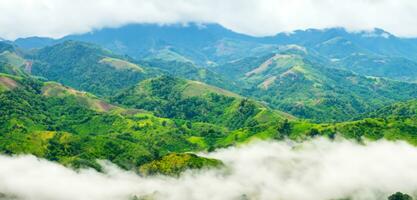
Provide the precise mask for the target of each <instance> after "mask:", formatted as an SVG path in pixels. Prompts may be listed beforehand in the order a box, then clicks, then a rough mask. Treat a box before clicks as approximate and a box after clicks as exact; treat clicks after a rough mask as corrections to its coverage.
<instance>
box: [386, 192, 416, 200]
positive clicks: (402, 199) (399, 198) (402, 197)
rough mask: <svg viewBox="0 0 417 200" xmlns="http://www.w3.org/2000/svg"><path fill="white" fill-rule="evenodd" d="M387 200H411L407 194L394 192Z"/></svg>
mask: <svg viewBox="0 0 417 200" xmlns="http://www.w3.org/2000/svg"><path fill="white" fill-rule="evenodd" d="M388 200H413V198H412V197H411V196H410V195H408V194H403V193H401V192H396V193H395V194H393V195H391V196H389V197H388Z"/></svg>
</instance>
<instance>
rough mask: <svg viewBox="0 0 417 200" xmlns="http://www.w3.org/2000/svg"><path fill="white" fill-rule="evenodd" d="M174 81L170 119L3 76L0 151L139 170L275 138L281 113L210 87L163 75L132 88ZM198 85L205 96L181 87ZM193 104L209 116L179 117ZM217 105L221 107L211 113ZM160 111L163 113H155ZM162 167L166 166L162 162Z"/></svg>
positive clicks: (157, 96) (154, 94)
mask: <svg viewBox="0 0 417 200" xmlns="http://www.w3.org/2000/svg"><path fill="white" fill-rule="evenodd" d="M162 80H163V81H162ZM169 80H170V81H171V82H170V81H169ZM173 82H178V83H177V84H174V85H176V87H178V88H182V89H183V90H181V91H179V90H174V92H173V93H169V94H168V95H170V97H171V96H175V95H181V96H182V98H184V101H182V100H179V102H182V103H181V104H176V105H178V106H180V105H181V106H182V107H181V109H180V108H179V109H177V110H174V111H177V113H173V114H175V115H174V117H172V118H164V117H157V116H155V115H153V114H152V113H150V112H148V111H144V110H141V109H140V110H139V109H131V108H123V107H120V106H116V105H112V104H109V103H107V102H105V101H103V100H100V99H99V98H97V97H95V96H93V95H91V94H88V93H85V92H80V91H77V90H75V89H72V88H69V87H67V86H63V85H61V84H58V83H54V82H42V81H40V80H38V79H34V78H31V77H16V76H11V75H5V74H1V75H0V88H1V89H0V113H2V115H1V116H0V132H2V134H1V135H0V152H2V153H6V154H33V155H35V156H38V157H42V158H46V159H49V160H52V161H57V162H59V163H62V164H64V165H67V166H72V167H76V168H77V167H93V168H96V169H98V170H100V166H99V165H98V164H97V163H96V160H97V159H106V160H109V161H111V162H113V163H115V164H117V165H119V166H120V167H122V168H125V169H136V170H139V169H144V168H140V166H142V165H143V164H146V163H148V162H151V161H153V160H158V159H162V161H163V160H164V157H163V156H165V155H168V154H170V153H179V154H176V155H177V156H179V157H182V156H183V155H182V154H181V153H186V152H193V151H204V150H206V151H208V150H213V149H215V148H219V147H225V146H229V145H233V144H235V143H240V142H245V141H248V140H250V139H251V138H270V137H273V136H276V135H279V134H281V133H280V132H279V131H278V130H277V127H279V126H280V124H281V123H282V121H283V120H282V119H283V117H286V116H285V115H284V114H283V113H279V112H276V111H272V110H270V109H267V108H266V107H263V106H262V105H260V104H258V103H256V102H253V101H250V100H246V99H243V98H241V97H240V96H237V95H235V94H233V93H230V92H226V91H224V90H221V89H219V88H216V87H212V86H207V85H204V84H201V83H196V82H193V81H186V80H182V79H173V78H169V77H161V78H157V79H151V80H146V81H143V83H141V84H140V85H139V86H136V87H145V88H146V87H152V86H154V85H157V84H163V83H167V85H165V86H166V87H168V85H169V84H170V83H173ZM200 85H203V86H202V87H201V88H202V90H204V91H205V92H201V91H199V93H193V92H190V91H188V90H189V89H187V88H189V87H197V86H198V87H200ZM136 87H135V88H136ZM148 89H150V90H148V92H149V93H144V95H145V96H144V97H146V98H150V99H148V100H147V101H149V102H160V103H162V105H165V104H167V105H169V100H170V99H169V98H168V99H167V98H166V96H164V93H161V92H162V91H164V89H162V90H156V89H155V88H153V89H152V88H148ZM165 89H170V88H165ZM191 91H193V90H191ZM158 92H160V93H158ZM177 92H179V93H177ZM146 95H148V96H146ZM225 95H227V96H225ZM176 100H178V99H176ZM186 102H191V104H187V103H186ZM194 102H197V103H198V104H196V105H195V107H194V108H195V109H196V110H197V111H204V112H208V113H207V114H206V115H201V116H197V115H195V116H193V117H190V116H188V115H183V114H185V113H187V112H185V111H190V110H191V109H186V108H187V107H188V106H190V105H193V103H194ZM135 105H136V104H135ZM138 105H139V104H138ZM202 105H204V106H202ZM206 106H208V107H206ZM215 106H219V107H220V108H221V109H214V110H210V109H211V108H214V107H215ZM132 107H135V106H132ZM136 107H137V108H141V107H140V106H136ZM145 108H146V107H145ZM208 108H210V109H208ZM223 108H225V110H226V111H225V112H223V111H224V110H222V109H223ZM161 110H163V109H161ZM164 114H167V113H161V115H164ZM199 114H201V113H199ZM217 118H220V119H221V120H219V119H217ZM222 120H225V121H222ZM184 156H185V157H187V155H184ZM185 157H184V158H185ZM216 162H217V161H216ZM196 163H197V164H196ZM210 163H211V164H213V163H214V161H213V160H210V159H208V160H207V162H206V159H204V158H199V157H195V156H192V159H188V158H187V159H185V161H181V165H175V166H174V165H173V166H172V167H173V169H172V170H174V171H175V173H178V172H180V171H181V170H182V169H186V168H188V166H190V167H191V168H194V167H195V168H197V169H198V168H201V167H204V166H205V165H206V164H207V165H208V166H210V165H211V164H210ZM147 166H153V165H152V164H150V165H147ZM158 166H159V164H158ZM155 170H156V171H158V170H159V169H156V168H155V167H152V169H150V173H151V171H152V173H153V172H154V171H155ZM161 170H169V169H166V166H165V165H164V167H163V168H162V169H161ZM138 172H140V171H138ZM144 173H145V172H144ZM161 173H165V172H164V171H161Z"/></svg>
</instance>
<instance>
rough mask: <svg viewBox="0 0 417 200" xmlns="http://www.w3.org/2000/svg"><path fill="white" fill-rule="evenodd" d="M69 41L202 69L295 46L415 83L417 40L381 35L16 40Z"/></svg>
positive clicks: (147, 29) (219, 31)
mask: <svg viewBox="0 0 417 200" xmlns="http://www.w3.org/2000/svg"><path fill="white" fill-rule="evenodd" d="M67 40H76V41H83V42H90V43H95V44H98V45H100V46H102V47H104V48H107V49H109V50H111V51H113V52H115V53H118V54H126V55H129V56H131V57H133V58H135V59H138V60H141V59H147V60H148V61H149V60H152V59H154V58H157V59H159V60H160V59H162V60H163V59H164V55H165V56H166V57H167V59H168V60H169V61H172V60H176V61H179V62H182V61H187V62H188V61H191V62H193V63H194V64H195V65H196V66H199V67H207V66H220V65H224V64H227V63H228V62H231V61H234V60H237V59H242V58H245V57H259V56H265V55H269V54H274V53H277V52H282V49H283V48H284V49H286V48H287V47H286V46H288V45H292V47H294V45H296V46H297V47H299V48H301V49H305V50H306V51H307V53H308V54H309V55H314V56H315V57H317V58H318V59H322V60H323V59H324V60H326V59H327V60H328V63H329V64H326V65H329V66H333V65H334V66H336V67H338V68H343V69H347V70H351V71H354V72H357V73H360V74H362V75H371V76H382V77H388V78H394V79H398V80H407V81H409V80H417V77H415V74H417V67H416V66H417V53H416V52H417V39H407V38H399V37H396V36H394V35H393V34H390V33H388V32H386V31H384V30H382V29H374V30H372V31H359V32H349V31H347V30H345V29H344V28H329V29H323V30H319V29H307V30H297V31H294V32H292V33H278V34H277V35H274V36H268V37H254V36H249V35H244V34H239V33H236V32H233V31H231V30H229V29H226V28H224V27H222V26H220V25H218V24H202V25H201V24H195V23H191V24H188V25H181V24H174V25H164V26H161V25H157V24H130V25H126V26H122V27H119V28H103V29H100V30H95V31H92V32H89V33H84V34H78V35H68V36H66V37H63V38H61V39H57V40H54V39H51V38H40V37H31V38H22V39H17V40H16V41H14V43H15V44H16V45H17V46H20V47H23V48H41V47H44V46H47V45H52V44H56V43H61V42H63V41H67ZM357 59H360V60H357ZM400 61H401V62H400ZM158 62H159V61H158ZM334 66H333V67H334ZM396 71H400V72H401V73H397V72H396Z"/></svg>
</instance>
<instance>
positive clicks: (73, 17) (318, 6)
mask: <svg viewBox="0 0 417 200" xmlns="http://www.w3.org/2000/svg"><path fill="white" fill-rule="evenodd" d="M416 19H417V1H415V0H350V1H340V0H226V1H225V0H170V1H166V0H96V1H93V0H88V1H85V0H36V1H33V0H2V1H0V27H1V29H0V36H1V37H5V38H8V39H13V38H16V37H25V36H34V35H37V36H52V37H60V36H63V35H66V34H70V33H81V32H86V31H90V30H91V29H94V28H101V27H108V26H120V25H122V24H126V23H132V22H149V23H177V22H191V21H192V22H215V23H220V24H222V25H224V26H226V27H228V28H230V29H232V30H235V31H238V32H243V33H248V34H254V35H271V34H275V33H277V32H282V31H292V30H294V29H306V28H328V27H335V26H343V27H346V28H348V29H351V30H369V29H372V28H374V27H379V28H383V29H385V30H387V31H389V32H392V33H394V34H396V35H399V36H417V20H416Z"/></svg>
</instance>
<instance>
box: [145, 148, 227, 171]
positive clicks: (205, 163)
mask: <svg viewBox="0 0 417 200" xmlns="http://www.w3.org/2000/svg"><path fill="white" fill-rule="evenodd" d="M220 166H223V163H222V162H221V161H220V160H216V159H209V158H202V157H199V156H197V155H195V154H189V153H185V154H177V153H171V154H168V155H166V156H164V157H162V158H160V159H158V160H154V161H152V162H150V163H147V164H144V165H142V166H140V168H139V172H141V174H144V175H154V174H163V175H169V176H178V175H180V173H181V172H183V171H185V170H187V169H202V168H212V167H220Z"/></svg>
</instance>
